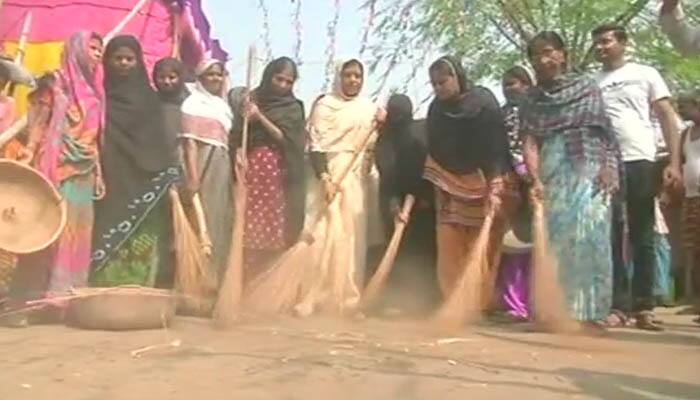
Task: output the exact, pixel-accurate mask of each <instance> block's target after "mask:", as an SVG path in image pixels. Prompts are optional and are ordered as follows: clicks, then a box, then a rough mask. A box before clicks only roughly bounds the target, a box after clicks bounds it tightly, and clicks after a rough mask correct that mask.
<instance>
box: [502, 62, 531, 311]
mask: <svg viewBox="0 0 700 400" xmlns="http://www.w3.org/2000/svg"><path fill="white" fill-rule="evenodd" d="M502 87H503V94H504V95H505V97H506V105H505V106H503V109H502V111H503V115H504V117H505V123H506V132H507V133H508V141H509V145H510V146H509V148H510V154H511V161H512V164H513V169H514V170H515V172H516V174H517V176H518V178H519V179H518V180H519V184H520V188H521V190H520V191H521V194H526V193H524V192H525V191H526V190H527V182H528V181H529V174H528V171H527V166H526V165H525V161H524V158H523V150H522V147H523V146H522V138H521V136H520V116H519V115H518V114H519V113H518V105H519V104H520V103H521V102H522V99H523V98H524V97H525V96H526V95H527V92H528V91H529V90H530V88H531V87H532V78H531V77H530V73H529V72H528V71H527V70H526V69H525V68H523V67H520V66H515V67H513V68H510V69H509V70H507V71H506V72H505V73H504V74H503V78H502ZM523 197H526V196H523ZM530 214H531V210H530V207H529V204H528V202H527V201H523V202H522V203H521V204H520V207H519V208H518V211H517V213H516V214H515V215H514V216H513V218H512V220H511V232H509V233H508V234H507V235H506V238H505V239H504V241H505V243H504V244H505V246H504V249H503V253H504V254H503V259H502V260H501V268H500V270H499V277H498V286H499V291H500V293H501V294H500V302H501V305H502V306H503V307H504V309H505V311H506V312H507V315H508V316H509V317H510V318H511V319H513V320H516V321H523V320H527V319H528V318H529V316H530V309H529V305H528V303H529V300H530V299H529V296H530V294H529V293H530V292H529V288H530V287H529V286H530V284H529V280H530V258H531V252H530V248H531V247H532V246H531V245H530V244H528V243H527V242H529V241H530V240H531V238H530V237H531V235H530V226H531V224H532V222H531V218H530Z"/></svg>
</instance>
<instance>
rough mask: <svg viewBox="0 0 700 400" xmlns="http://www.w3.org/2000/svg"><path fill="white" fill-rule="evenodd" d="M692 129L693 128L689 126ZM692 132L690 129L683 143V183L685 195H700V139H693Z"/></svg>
mask: <svg viewBox="0 0 700 400" xmlns="http://www.w3.org/2000/svg"><path fill="white" fill-rule="evenodd" d="M689 129H692V128H689ZM691 135H692V133H691V132H690V131H688V134H686V135H685V136H686V139H685V143H683V144H682V145H683V155H684V156H685V164H683V184H684V186H685V197H700V139H695V140H692V138H691Z"/></svg>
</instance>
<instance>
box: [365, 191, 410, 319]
mask: <svg viewBox="0 0 700 400" xmlns="http://www.w3.org/2000/svg"><path fill="white" fill-rule="evenodd" d="M415 202H416V198H415V197H414V196H413V195H410V194H409V195H407V196H406V198H405V199H404V201H403V206H402V207H401V215H403V216H404V217H405V218H406V220H400V221H399V222H397V223H396V226H395V227H394V234H393V235H392V236H391V241H390V242H389V246H387V248H386V251H385V252H384V257H382V261H381V262H380V263H379V267H377V271H376V272H375V273H374V276H372V279H370V281H369V283H368V284H367V286H366V287H365V290H364V292H363V293H362V299H361V301H360V308H361V309H364V308H367V307H370V306H371V305H372V304H374V302H375V301H376V300H377V298H378V297H379V294H380V293H381V292H382V290H384V287H385V286H386V281H387V278H388V277H389V274H390V273H391V270H392V268H393V266H394V261H395V260H396V255H397V254H398V252H399V247H400V246H401V239H403V235H404V232H405V231H406V226H407V225H408V218H410V215H411V210H412V209H413V205H414V204H415Z"/></svg>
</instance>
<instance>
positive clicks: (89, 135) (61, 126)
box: [38, 31, 105, 186]
mask: <svg viewBox="0 0 700 400" xmlns="http://www.w3.org/2000/svg"><path fill="white" fill-rule="evenodd" d="M91 35H92V34H91V33H90V32H85V31H83V32H78V33H76V34H74V35H73V36H71V38H70V39H69V40H68V41H67V42H66V45H65V50H64V51H63V60H62V62H61V64H62V66H61V70H60V71H59V72H58V73H57V74H56V77H57V81H56V83H55V84H54V85H53V92H54V95H53V108H52V112H51V120H50V121H49V126H48V129H47V130H46V132H45V133H44V137H43V141H42V144H41V149H40V157H39V163H38V164H39V170H40V171H41V172H43V173H44V174H45V175H46V177H47V178H48V179H49V181H51V182H52V183H53V184H54V185H56V186H58V185H59V184H60V183H61V182H62V181H63V180H64V179H67V178H69V177H71V176H74V175H76V174H85V173H87V172H91V171H92V168H94V163H95V161H96V160H97V147H98V145H97V143H98V140H99V134H100V131H101V130H102V124H103V122H104V110H105V100H104V95H103V93H102V72H101V71H102V66H101V64H100V63H97V64H95V63H94V62H92V61H90V56H89V41H90V37H91ZM67 146H70V147H71V149H70V150H68V149H67ZM78 147H79V154H70V158H71V159H72V160H73V161H74V163H70V162H69V163H65V162H64V158H65V156H67V155H69V154H68V153H71V152H75V151H76V148H78ZM84 161H87V162H84Z"/></svg>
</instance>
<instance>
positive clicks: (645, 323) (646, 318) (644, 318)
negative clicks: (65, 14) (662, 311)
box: [637, 311, 664, 332]
mask: <svg viewBox="0 0 700 400" xmlns="http://www.w3.org/2000/svg"><path fill="white" fill-rule="evenodd" d="M637 329H641V330H644V331H651V332H661V331H663V330H664V327H663V326H661V325H660V324H658V323H657V322H656V318H654V313H653V312H651V311H642V312H640V313H639V314H637Z"/></svg>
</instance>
